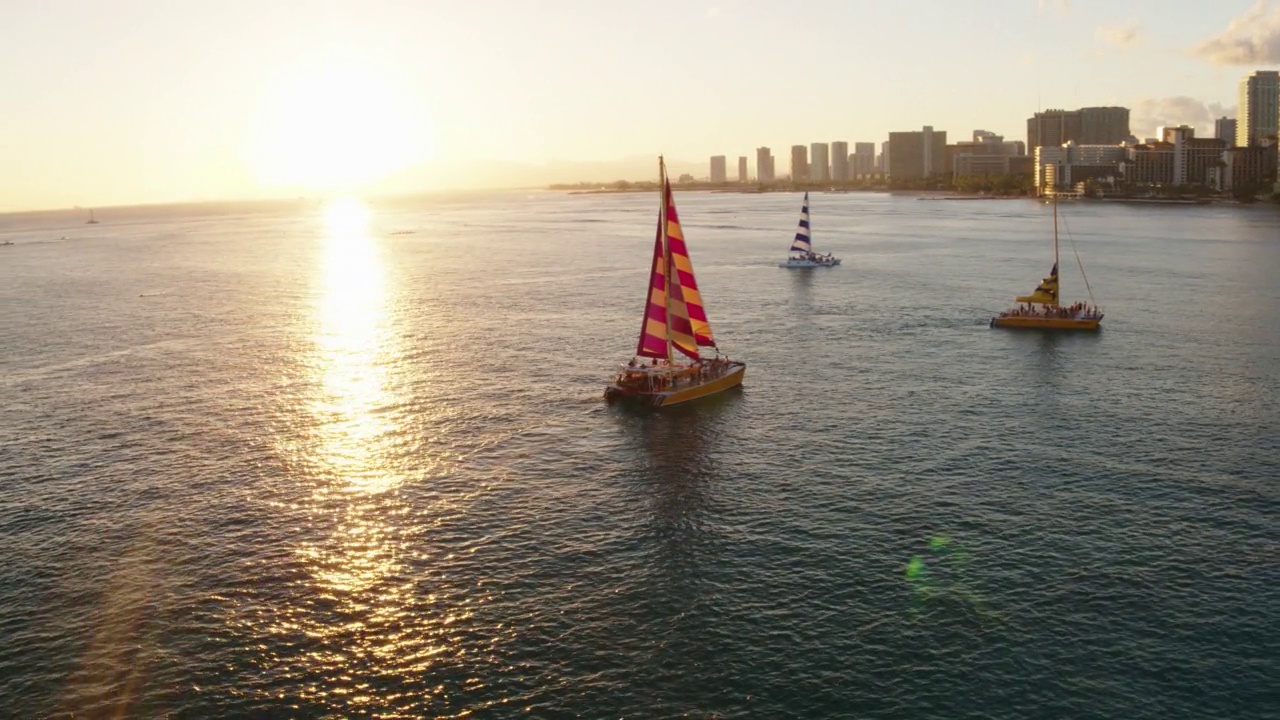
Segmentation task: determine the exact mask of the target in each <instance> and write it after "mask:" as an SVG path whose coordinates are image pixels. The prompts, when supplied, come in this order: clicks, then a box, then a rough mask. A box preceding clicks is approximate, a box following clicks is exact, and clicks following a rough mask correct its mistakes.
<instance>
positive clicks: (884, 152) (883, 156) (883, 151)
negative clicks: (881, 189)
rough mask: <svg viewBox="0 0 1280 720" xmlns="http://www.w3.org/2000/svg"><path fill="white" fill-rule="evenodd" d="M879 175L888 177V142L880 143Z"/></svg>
mask: <svg viewBox="0 0 1280 720" xmlns="http://www.w3.org/2000/svg"><path fill="white" fill-rule="evenodd" d="M880 174H881V175H884V176H885V177H888V176H889V141H888V140H885V141H884V142H882V143H880Z"/></svg>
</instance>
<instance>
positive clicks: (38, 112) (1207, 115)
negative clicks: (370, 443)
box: [0, 0, 1280, 211]
mask: <svg viewBox="0 0 1280 720" xmlns="http://www.w3.org/2000/svg"><path fill="white" fill-rule="evenodd" d="M0 17H3V22H0V68H3V76H0V211H12V210H24V209H36V208H59V207H71V206H83V207H91V206H104V205H113V204H134V203H149V202H173V201H191V200H206V199H207V200H212V199H232V198H255V197H289V196H294V195H314V194H323V193H336V192H414V191H423V190H433V189H444V188H451V187H481V186H494V187H502V186H505V187H511V186H518V185H525V186H532V185H541V184H545V183H549V182H563V181H570V180H602V181H607V180H614V179H622V178H626V179H648V178H649V177H650V176H652V175H655V174H656V168H655V167H654V162H653V159H654V158H655V156H656V155H658V154H660V153H661V154H665V155H666V156H667V157H668V158H669V159H671V160H672V161H673V165H674V163H677V162H686V163H696V166H697V167H702V166H704V165H706V163H707V158H708V157H709V156H711V155H718V154H724V155H728V156H730V157H731V158H733V157H735V156H738V155H747V156H749V157H750V162H751V166H752V167H753V168H754V165H755V148H756V147H758V146H761V145H765V146H769V147H772V148H773V149H774V155H775V156H776V157H779V158H784V157H785V153H786V148H788V147H789V146H790V145H793V144H809V143H812V142H830V141H834V140H846V141H849V142H850V143H853V142H857V141H872V142H876V143H879V142H881V141H883V140H885V139H886V138H887V136H888V133H889V131H891V130H912V129H918V128H919V127H921V126H922V125H932V126H933V127H934V128H935V129H937V130H946V131H948V140H949V141H951V142H954V141H955V140H956V139H967V138H968V137H969V136H970V133H971V132H972V131H973V130H974V129H979V128H980V129H985V130H990V131H994V132H997V133H1000V134H1003V135H1005V136H1006V138H1007V139H1025V135H1026V119H1027V117H1029V116H1030V115H1031V114H1033V113H1034V112H1035V111H1036V110H1037V109H1049V108H1067V109H1074V108H1078V107H1081V106H1089V105H1123V106H1126V107H1129V108H1132V110H1133V113H1132V130H1133V132H1134V133H1135V134H1136V135H1138V136H1139V137H1143V136H1145V135H1150V134H1151V133H1152V131H1154V128H1155V126H1156V125H1161V124H1173V123H1182V122H1185V123H1188V124H1193V125H1197V126H1198V127H1199V128H1200V130H1201V132H1205V133H1207V132H1209V131H1211V128H1212V119H1213V118H1214V117H1215V116H1218V115H1220V114H1227V115H1229V116H1234V114H1235V106H1236V103H1237V92H1238V91H1237V87H1238V83H1239V79H1240V77H1241V76H1243V75H1244V74H1246V73H1248V72H1251V71H1253V70H1258V69H1277V68H1280V0H1261V1H1259V0H1214V1H1213V2H1204V1H1203V0H1197V1H1196V2H1191V1H1188V0H1160V1H1154V0H1152V1H1146V0H878V1H875V2H872V1H867V0H807V1H806V2H802V3H796V2H780V1H772V0H770V1H765V0H650V1H649V2H645V3H623V2H600V0H546V2H529V1H528V0H508V1H506V2H498V1H495V0H465V1H464V2H458V1H457V0H449V1H447V2H446V1H445V0H271V1H270V2H263V1H262V0H217V1H216V2H209V1H196V0H163V1H161V0H111V1H110V2H82V1H81V0H76V1H74V2H73V1H70V0H39V1H35V0H0ZM730 164H731V165H733V164H734V163H733V162H732V161H731V162H730ZM783 165H785V160H782V159H780V160H779V167H782V166H783ZM637 173H639V174H638V175H637ZM602 174H604V176H601V175H602ZM704 174H705V170H704Z"/></svg>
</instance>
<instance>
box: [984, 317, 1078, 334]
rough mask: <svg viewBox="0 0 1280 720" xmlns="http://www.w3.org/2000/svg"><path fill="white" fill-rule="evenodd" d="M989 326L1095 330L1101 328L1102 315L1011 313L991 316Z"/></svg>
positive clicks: (1025, 328)
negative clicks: (1050, 315)
mask: <svg viewBox="0 0 1280 720" xmlns="http://www.w3.org/2000/svg"><path fill="white" fill-rule="evenodd" d="M991 327H993V328H1011V329H1014V330H1082V331H1085V332H1097V331H1098V330H1101V329H1102V317H1101V316H1099V317H1092V318H1055V317H1028V316H1025V315H1011V316H1007V317H993V318H991Z"/></svg>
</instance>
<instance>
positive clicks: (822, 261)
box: [778, 191, 840, 268]
mask: <svg viewBox="0 0 1280 720" xmlns="http://www.w3.org/2000/svg"><path fill="white" fill-rule="evenodd" d="M790 252H791V257H789V258H787V259H786V262H780V263H778V267H784V268H815V267H835V266H836V265H839V264H840V258H838V257H832V256H831V255H821V254H819V253H815V252H814V251H813V243H812V242H811V241H810V239H809V193H808V192H807V191H806V192H805V194H804V205H802V206H800V227H798V228H796V237H795V239H794V240H792V241H791V250H790Z"/></svg>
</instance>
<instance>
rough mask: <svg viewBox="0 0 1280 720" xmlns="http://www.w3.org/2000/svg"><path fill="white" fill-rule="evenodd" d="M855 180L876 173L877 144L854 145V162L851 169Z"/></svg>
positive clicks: (862, 143)
mask: <svg viewBox="0 0 1280 720" xmlns="http://www.w3.org/2000/svg"><path fill="white" fill-rule="evenodd" d="M849 171H850V173H851V174H852V176H853V177H854V178H859V177H864V176H866V175H871V174H872V173H874V172H875V171H876V144H875V143H869V142H860V143H854V144H853V160H852V165H851V167H850V168H849Z"/></svg>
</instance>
